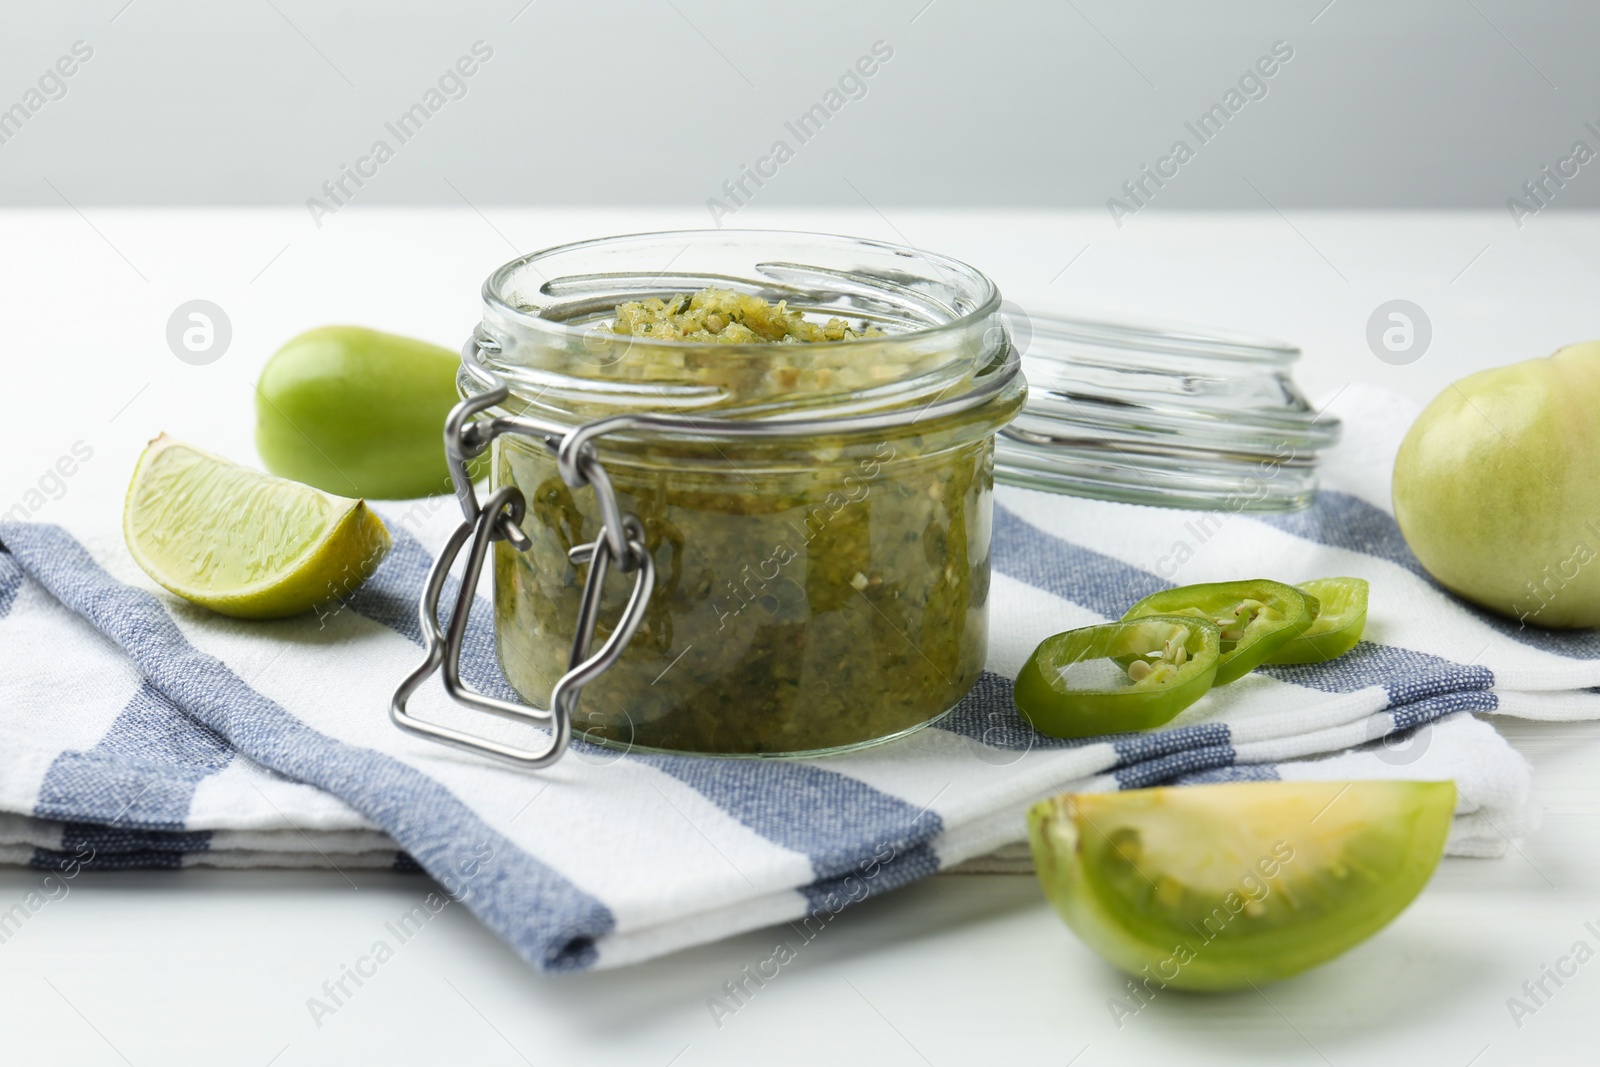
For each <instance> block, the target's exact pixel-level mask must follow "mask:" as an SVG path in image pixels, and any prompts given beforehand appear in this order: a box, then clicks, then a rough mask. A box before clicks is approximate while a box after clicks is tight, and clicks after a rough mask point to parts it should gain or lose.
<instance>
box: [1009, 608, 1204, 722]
mask: <svg viewBox="0 0 1600 1067" xmlns="http://www.w3.org/2000/svg"><path fill="white" fill-rule="evenodd" d="M1221 641H1222V635H1221V631H1220V630H1218V628H1217V625H1216V623H1214V622H1211V621H1210V620H1208V619H1201V618H1196V617H1193V616H1189V615H1150V616H1146V617H1144V618H1139V619H1134V620H1132V621H1122V622H1109V623H1104V624H1102V625H1099V626H1085V627H1084V628H1082V629H1081V630H1068V631H1067V632H1066V633H1060V634H1056V635H1055V636H1054V637H1047V638H1045V639H1044V641H1043V642H1041V643H1040V645H1039V647H1038V648H1036V649H1034V650H1033V655H1032V656H1029V657H1028V662H1027V663H1026V664H1025V665H1024V666H1023V668H1022V671H1021V673H1019V674H1018V675H1017V681H1016V686H1015V688H1014V690H1013V695H1014V697H1015V699H1016V704H1017V710H1018V711H1019V712H1021V713H1022V717H1023V718H1025V719H1027V720H1028V722H1030V723H1032V724H1033V727H1034V729H1036V730H1038V731H1039V732H1040V733H1045V734H1049V735H1051V736H1052V737H1094V736H1096V735H1099V734H1115V733H1127V732H1129V731H1132V730H1148V729H1150V728H1151V727H1154V726H1160V725H1162V724H1163V723H1166V722H1170V721H1171V720H1172V719H1173V718H1174V717H1175V716H1176V715H1177V714H1178V712H1180V711H1182V710H1183V709H1184V708H1186V707H1188V706H1189V705H1190V704H1193V703H1194V702H1195V701H1196V700H1199V699H1200V698H1201V697H1203V696H1205V694H1206V690H1208V689H1210V688H1211V681H1212V679H1213V678H1215V677H1216V673H1217V662H1218V657H1219V654H1220V647H1221Z"/></svg>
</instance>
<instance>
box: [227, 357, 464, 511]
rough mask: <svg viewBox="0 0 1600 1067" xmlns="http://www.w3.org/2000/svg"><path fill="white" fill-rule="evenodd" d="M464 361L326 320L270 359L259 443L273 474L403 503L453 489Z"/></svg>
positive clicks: (260, 401)
mask: <svg viewBox="0 0 1600 1067" xmlns="http://www.w3.org/2000/svg"><path fill="white" fill-rule="evenodd" d="M460 366H461V358H460V357H459V356H457V355H456V354H455V353H454V352H451V351H450V350H449V349H447V348H441V347H439V346H438V345H432V344H428V343H427V342H425V341H417V340H413V339H411V338H409V337H397V336H395V335H394V334H389V333H379V332H378V331H377V330H369V329H365V328H363V327H360V326H323V327H321V328H319V329H315V330H309V331H307V332H306V333H303V334H301V335H300V336H298V337H295V338H293V339H292V340H290V341H289V343H287V344H285V345H284V346H283V347H282V348H280V349H278V351H277V352H276V353H275V354H274V355H273V357H272V358H271V359H270V360H268V361H267V365H266V367H265V368H264V369H263V370H262V372H261V380H260V382H259V383H258V385H257V386H256V449H257V450H258V451H259V452H260V453H261V460H262V462H263V463H264V464H265V465H266V468H267V469H268V470H269V471H271V472H272V473H273V474H276V475H278V476H279V477H282V478H293V479H294V480H295V481H299V482H304V483H305V484H307V485H312V486H315V487H317V488H318V489H321V490H323V491H325V492H329V493H337V494H339V495H341V496H349V497H371V498H376V499H379V500H398V499H404V498H409V497H418V496H430V495H432V494H435V493H447V492H449V491H450V488H451V486H450V471H449V467H448V466H447V465H446V462H445V453H444V420H445V416H446V415H448V414H449V413H450V408H451V407H452V406H454V404H455V403H456V401H457V399H458V398H457V396H456V371H457V370H458V369H459V368H460Z"/></svg>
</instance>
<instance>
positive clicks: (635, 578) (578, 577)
mask: <svg viewBox="0 0 1600 1067" xmlns="http://www.w3.org/2000/svg"><path fill="white" fill-rule="evenodd" d="M707 286H714V287H716V288H719V289H731V290H734V291H736V292H741V293H748V294H752V295H755V296H759V297H762V298H764V299H767V300H769V301H772V302H773V303H776V302H778V301H780V300H782V301H787V304H788V307H789V309H791V310H798V311H801V312H804V313H807V314H808V315H811V316H814V317H819V318H825V317H839V318H843V319H845V320H846V322H847V323H848V324H849V325H850V326H851V327H852V328H853V329H854V330H855V331H856V332H858V333H867V332H869V330H870V334H871V335H869V336H862V337H856V338H855V339H851V340H842V341H822V342H815V343H803V344H773V343H767V344H716V343H691V342H684V341H666V340H655V339H651V338H647V337H641V336H636V335H623V334H617V333H614V332H613V331H612V329H611V326H610V323H611V321H612V319H613V318H614V312H615V308H616V307H617V305H619V304H621V303H623V302H626V301H635V300H642V299H648V298H652V297H654V298H660V299H663V300H670V299H671V298H672V297H674V296H677V295H680V294H684V293H689V292H694V291H696V290H699V289H701V288H704V287H707ZM484 305H485V311H484V320H483V324H482V326H481V327H480V328H479V330H478V331H477V333H476V335H475V338H474V341H473V342H472V343H470V344H469V347H468V350H467V352H466V353H464V355H465V357H466V358H465V360H464V366H463V372H462V376H461V387H462V392H463V394H464V395H465V396H466V397H468V402H467V403H468V404H469V405H470V404H472V403H473V402H474V399H475V398H476V399H477V400H480V401H481V400H484V399H485V398H487V399H489V400H490V401H491V402H490V403H489V404H488V405H487V406H486V407H485V409H484V410H485V413H486V414H487V415H489V416H490V417H491V418H492V420H493V422H494V423H495V424H497V425H498V426H500V427H501V428H502V429H501V431H500V435H498V436H496V438H495V440H494V451H493V461H492V467H491V470H492V474H491V479H492V485H491V488H492V490H493V491H494V492H495V494H496V496H495V498H494V500H495V501H499V500H500V495H501V494H503V493H505V492H506V491H507V490H510V489H515V490H516V492H517V494H518V495H519V496H520V498H521V499H522V500H523V501H525V504H524V505H523V506H522V508H521V514H520V515H518V516H516V522H515V526H516V529H515V530H514V531H507V532H508V534H509V535H510V536H508V537H506V538H502V539H501V540H499V541H498V542H497V543H496V544H495V546H494V548H495V551H494V588H495V592H494V600H495V624H496V625H495V634H496V644H497V649H498V653H499V659H500V664H501V666H502V668H503V669H504V671H505V674H506V677H507V679H508V680H509V681H510V682H511V684H512V686H513V687H514V688H515V689H516V690H517V691H518V692H519V693H521V694H522V695H523V696H524V697H525V698H527V699H528V700H530V701H532V702H534V703H537V704H543V703H544V702H546V701H549V700H551V697H552V689H560V688H561V684H562V682H564V679H565V677H566V675H567V674H571V673H572V671H573V670H574V669H575V668H576V667H577V665H578V661H579V660H581V659H582V658H583V656H584V655H587V652H586V651H584V652H583V653H582V655H580V651H579V650H580V646H581V649H583V650H587V648H588V644H589V642H590V640H591V639H597V640H603V641H607V642H612V639H613V638H614V637H615V636H617V630H618V629H621V628H623V627H629V628H630V629H629V631H628V635H625V640H626V645H625V647H623V648H622V649H621V650H620V652H619V653H618V654H616V655H615V656H613V657H612V658H611V660H610V661H609V662H608V663H607V664H606V666H605V668H604V669H603V671H596V672H592V673H591V674H590V675H589V676H586V677H584V678H583V679H582V684H583V686H584V688H583V696H582V700H581V703H580V704H577V705H576V711H575V712H574V713H573V715H574V717H573V722H572V724H571V728H572V729H573V730H574V731H575V732H576V733H577V734H578V735H579V736H581V737H583V738H585V739H586V740H589V741H593V742H597V743H601V744H607V745H613V746H625V747H642V748H649V749H661V750H670V751H681V752H698V753H713V754H725V755H797V754H814V753H820V752H828V751H837V750H841V749H849V748H853V747H857V746H860V745H864V744H871V743H874V742H877V741H882V740H885V739H887V738H890V737H895V736H898V735H900V734H902V733H905V732H907V731H909V730H913V729H916V728H917V727H919V726H922V725H925V724H926V723H928V722H930V721H932V720H933V719H936V718H938V717H939V716H940V715H942V714H943V713H945V712H946V711H948V710H949V709H950V708H952V707H953V706H954V705H955V704H956V703H957V702H958V701H959V700H960V699H961V698H962V696H964V695H965V694H966V692H967V690H968V689H970V688H971V686H972V684H973V683H974V682H975V681H976V679H977V677H978V674H979V672H980V671H981V669H982V667H983V663H984V656H985V651H986V644H987V625H986V615H985V611H986V605H987V600H988V586H989V538H990V525H991V515H992V494H993V463H994V459H993V457H994V434H995V433H996V432H997V431H998V430H999V429H1000V428H1001V427H1002V426H1004V425H1005V424H1006V423H1007V422H1008V421H1010V419H1011V418H1012V416H1013V415H1015V414H1016V412H1017V411H1018V409H1019V408H1020V407H1021V405H1022V402H1023V399H1024V393H1025V386H1024V384H1023V381H1022V378H1021V375H1020V373H1019V371H1018V360H1017V357H1016V354H1015V353H1014V352H1013V351H1012V349H1011V346H1010V343H1009V339H1008V337H1007V336H1006V333H1005V330H1004V328H1003V326H1002V324H1001V321H1000V318H999V305H1000V299H999V294H998V292H997V291H996V289H995V287H994V285H993V283H991V282H990V281H989V280H988V279H987V278H986V277H984V276H983V275H982V274H980V273H979V272H977V271H976V270H974V269H972V268H971V267H968V266H966V265H964V264H961V263H958V262H956V261H954V260H950V259H947V258H944V257H941V256H936V255H931V254H928V253H924V252H920V251H916V250H913V249H909V248H902V247H898V246H894V245H887V244H882V243H878V242H872V241H862V240H856V239H852V238H844V237H830V236H823V235H815V234H799V233H782V232H766V231H738V230H723V231H689V232H679V233H663V234H642V235H635V236H628V237H617V238H608V239H605V240H600V241H591V242H585V243H581V244H575V245H567V246H564V247H560V248H555V249H551V250H548V251H545V252H540V253H536V254H534V255H530V256H525V257H523V258H521V259H518V260H515V261H513V262H512V263H509V264H507V265H505V266H504V267H502V268H500V269H499V270H498V271H496V272H495V273H494V274H493V275H492V276H491V277H490V278H489V280H488V282H487V283H485V286H484ZM491 391H492V392H491ZM464 406H465V405H464ZM505 427H512V428H514V429H517V430H521V431H522V432H521V433H505V432H504V428H505ZM530 427H532V428H536V429H537V430H538V431H539V432H537V433H532V434H529V433H528V432H527V429H528V428H530ZM585 457H587V458H585ZM585 463H587V464H588V466H585V465H584V464H585ZM564 464H565V466H564ZM586 471H587V472H589V473H590V474H592V475H593V477H592V478H590V477H586V475H585V472H586ZM591 489H592V490H594V491H591ZM608 495H609V496H610V497H611V498H612V500H611V503H610V504H609V505H608V503H607V499H606V498H607V496H608ZM608 511H609V518H608ZM469 514H470V512H469ZM613 533H615V534H617V536H615V537H613V538H611V539H610V541H611V544H612V545H613V546H614V547H613V548H611V549H608V550H607V552H608V553H609V555H610V556H611V559H612V563H613V567H614V570H615V571H623V572H633V575H632V576H630V575H629V574H628V573H613V574H612V575H611V576H610V577H609V578H608V579H605V580H604V581H603V582H602V583H601V588H600V589H599V591H598V593H597V594H593V596H594V605H593V606H591V605H590V604H589V603H588V599H589V598H588V597H587V596H586V587H587V585H589V584H591V583H589V581H588V578H589V575H588V573H587V571H588V570H589V569H591V566H590V560H591V559H592V558H593V557H594V555H595V552H596V550H597V549H598V548H599V547H600V546H601V545H602V543H603V542H604V541H606V539H607V537H608V535H610V534H613ZM519 541H520V542H524V544H522V545H519V544H517V543H516V542H519ZM643 557H648V559H645V558H643ZM641 564H647V565H648V569H649V570H650V571H651V572H652V577H651V579H650V586H651V587H650V588H649V590H648V591H647V592H646V593H643V594H641V593H640V588H641V586H642V584H643V582H644V578H643V575H642V572H641V570H640V568H639V565H641ZM630 598H632V599H631V600H630ZM635 602H638V603H639V605H640V606H639V609H638V611H637V612H634V611H632V610H631V607H630V605H631V604H633V603H635ZM580 619H582V622H580ZM585 627H589V628H591V629H592V632H589V633H586V632H585ZM564 672H565V674H564ZM558 680H559V681H558ZM558 702H559V701H558ZM489 710H495V709H489Z"/></svg>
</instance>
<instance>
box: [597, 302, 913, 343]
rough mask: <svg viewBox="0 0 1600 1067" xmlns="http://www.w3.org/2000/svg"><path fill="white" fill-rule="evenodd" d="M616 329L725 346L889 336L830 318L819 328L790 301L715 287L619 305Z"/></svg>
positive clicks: (658, 339) (644, 335)
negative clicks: (791, 306)
mask: <svg viewBox="0 0 1600 1067" xmlns="http://www.w3.org/2000/svg"><path fill="white" fill-rule="evenodd" d="M611 330H612V332H613V333H621V334H630V335H632V336H635V337H648V338H651V339H652V340H656V341H707V342H710V343H713V344H723V345H747V344H762V343H770V344H803V343H806V342H816V341H851V340H854V339H856V338H858V337H882V336H883V331H882V330H879V329H878V328H876V327H873V326H869V327H867V328H866V329H865V330H863V331H856V330H853V329H851V328H850V326H849V325H847V324H846V323H845V321H844V320H843V319H841V318H830V319H829V320H828V321H827V322H825V323H822V324H821V325H820V326H819V325H818V324H817V323H815V322H812V321H811V320H809V319H807V318H806V317H805V315H803V314H802V313H801V312H798V311H791V310H789V305H788V301H785V300H780V301H778V302H777V303H776V304H773V303H771V302H769V301H767V300H763V299H762V298H761V297H759V296H752V295H750V294H748V293H736V292H734V291H733V290H731V289H714V288H706V289H702V290H700V291H699V292H698V293H683V294H680V295H678V296H675V297H673V298H672V299H670V300H662V299H660V298H659V297H651V298H650V299H648V300H633V301H629V302H628V303H626V304H619V305H618V306H617V317H616V319H615V320H614V321H613V322H612V324H611Z"/></svg>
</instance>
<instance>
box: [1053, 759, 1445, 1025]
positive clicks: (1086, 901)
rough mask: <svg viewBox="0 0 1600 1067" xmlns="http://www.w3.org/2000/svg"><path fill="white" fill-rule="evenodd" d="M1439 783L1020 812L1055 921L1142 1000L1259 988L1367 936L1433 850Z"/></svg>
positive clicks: (1401, 904)
mask: <svg viewBox="0 0 1600 1067" xmlns="http://www.w3.org/2000/svg"><path fill="white" fill-rule="evenodd" d="M1455 805H1456V788H1455V784H1454V783H1452V782H1402V781H1364V782H1237V783H1227V784H1222V785H1198V786H1175V787H1170V788H1159V789H1136V790H1131V791H1128V792H1124V793H1079V794H1064V795H1062V796H1058V797H1054V798H1052V799H1050V800H1045V801H1041V802H1040V803H1038V804H1036V805H1034V807H1033V809H1032V810H1031V811H1029V813H1028V832H1029V839H1030V842H1031V844H1032V846H1033V858H1034V865H1035V867H1036V868H1037V870H1038V873H1039V881H1040V883H1041V884H1042V885H1043V887H1044V891H1045V895H1046V896H1047V897H1049V898H1050V901H1051V903H1052V904H1053V905H1055V908H1056V910H1057V911H1058V912H1060V913H1061V917H1062V918H1063V919H1065V920H1066V922H1067V925H1068V926H1069V927H1071V928H1072V930H1073V932H1074V933H1076V934H1077V935H1078V936H1079V937H1080V938H1081V939H1083V941H1084V942H1085V943H1086V944H1087V945H1088V946H1089V947H1090V948H1092V949H1094V950H1095V951H1096V952H1098V953H1099V954H1100V955H1101V956H1104V957H1105V958H1106V959H1107V960H1109V961H1110V962H1111V963H1112V964H1114V965H1115V966H1116V967H1118V968H1120V969H1121V970H1123V971H1126V972H1127V973H1128V974H1130V975H1133V976H1134V977H1135V978H1136V979H1138V980H1141V981H1142V983H1143V984H1144V986H1145V989H1146V990H1147V993H1148V994H1154V993H1156V992H1157V991H1158V990H1161V989H1164V988H1166V987H1167V986H1171V987H1173V988H1175V989H1189V990H1222V989H1238V988H1242V987H1245V986H1248V985H1252V984H1254V985H1260V984H1261V983H1264V982H1271V981H1276V980H1278V979H1280V978H1287V977H1289V976H1290V975H1294V974H1299V973H1300V972H1301V971H1304V970H1307V969H1308V968H1311V967H1315V966H1316V965H1318V964H1320V963H1325V962H1327V961H1328V960H1330V959H1333V958H1334V957H1335V956H1338V955H1339V954H1341V953H1343V952H1345V951H1347V950H1348V949H1350V948H1353V947H1354V946H1356V945H1358V944H1360V943H1361V942H1362V941H1365V940H1366V939H1367V938H1369V937H1371V936H1372V935H1373V934H1374V933H1376V932H1377V931H1378V930H1380V929H1381V928H1383V927H1384V926H1385V925H1386V924H1387V923H1388V922H1389V921H1390V920H1391V919H1393V918H1394V917H1395V916H1397V915H1399V914H1400V913H1401V912H1402V911H1404V910H1405V908H1406V906H1407V905H1408V904H1410V903H1411V901H1412V900H1413V899H1415V897H1416V895H1417V894H1418V893H1420V892H1421V891H1422V887H1423V886H1424V885H1426V884H1427V882H1428V879H1429V878H1430V877H1431V876H1432V874H1433V871H1434V868H1435V867H1437V866H1438V864H1439V857H1440V856H1441V855H1442V854H1443V853H1444V845H1445V838H1446V837H1447V836H1448V835H1449V832H1450V823H1451V818H1452V816H1453V815H1454V812H1455Z"/></svg>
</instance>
